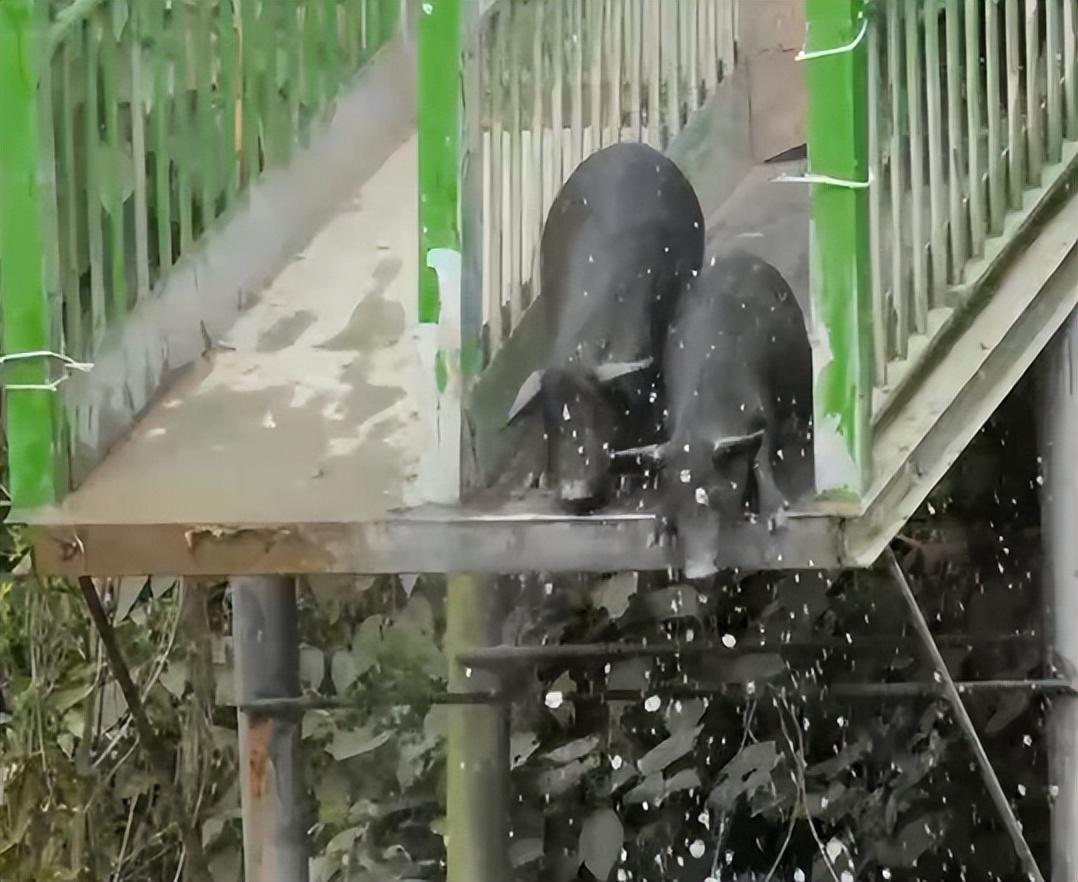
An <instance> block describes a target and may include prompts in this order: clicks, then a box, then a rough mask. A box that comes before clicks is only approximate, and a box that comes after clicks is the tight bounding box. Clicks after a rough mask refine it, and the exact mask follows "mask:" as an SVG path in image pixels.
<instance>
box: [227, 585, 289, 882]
mask: <svg viewBox="0 0 1078 882" xmlns="http://www.w3.org/2000/svg"><path fill="white" fill-rule="evenodd" d="M231 584H232V613H233V627H232V633H233V641H234V648H235V653H236V701H237V703H238V704H240V705H241V706H243V705H245V704H246V703H247V702H251V701H258V700H260V699H268V698H295V697H298V696H299V695H300V684H299V637H298V633H297V628H296V586H295V581H294V580H293V579H292V578H290V577H279V576H255V577H236V578H233V579H232V580H231ZM300 720H301V716H300V714H298V713H295V712H291V713H289V712H280V711H275V712H274V713H272V714H271V713H266V712H259V711H251V710H242V709H241V710H240V711H239V736H240V737H239V741H240V769H241V773H242V786H241V791H240V792H241V805H242V809H243V862H244V878H245V880H246V882H307V843H306V833H305V827H306V825H305V824H304V819H303V813H302V810H301V800H302V798H303V785H302V780H301V764H300V757H299V743H300Z"/></svg>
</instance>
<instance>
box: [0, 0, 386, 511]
mask: <svg viewBox="0 0 1078 882" xmlns="http://www.w3.org/2000/svg"><path fill="white" fill-rule="evenodd" d="M399 13H400V0H285V2H281V0H152V2H150V0H70V2H67V3H61V2H52V3H50V4H44V3H37V2H35V0H9V2H6V3H4V4H3V8H2V9H0V40H3V41H5V46H6V47H7V48H8V50H9V56H8V61H9V66H4V65H0V76H3V77H5V79H6V81H5V83H4V84H3V95H2V96H0V117H4V118H5V127H6V126H7V124H8V119H11V120H17V121H18V123H19V126H20V128H19V130H18V137H17V139H16V140H17V142H18V144H19V145H20V149H19V150H18V151H16V150H8V151H5V153H4V154H3V155H0V178H3V177H4V176H7V177H8V180H9V181H14V180H16V179H18V180H20V181H21V180H26V181H32V182H34V183H33V186H31V187H30V188H29V189H30V191H31V194H30V198H23V197H22V195H21V194H19V193H15V192H14V191H9V192H8V193H7V198H4V193H3V192H0V214H3V218H2V225H3V226H6V227H7V228H8V230H9V232H12V231H13V230H15V229H16V228H18V229H22V228H31V227H32V228H34V229H36V230H37V233H36V234H35V241H37V242H38V245H39V247H38V250H37V254H36V255H35V257H34V258H33V260H36V261H37V263H38V265H37V266H32V265H30V264H29V263H28V261H31V258H29V257H28V256H27V255H26V253H25V248H24V247H23V246H22V244H20V243H19V241H18V238H17V236H9V237H4V238H0V302H2V303H3V307H4V312H5V317H6V319H7V322H6V324H10V322H11V321H12V320H13V321H15V322H18V323H21V324H20V326H19V327H15V328H11V327H7V328H6V329H5V346H4V349H5V352H7V353H10V352H13V351H14V352H18V351H30V350H51V351H53V352H57V353H61V354H63V355H64V356H66V357H67V358H70V359H74V360H77V361H80V362H86V361H90V360H92V359H93V358H94V356H95V353H97V352H98V351H99V349H100V347H101V345H102V343H103V341H104V339H105V336H106V334H107V332H108V331H109V329H110V328H112V327H115V326H117V325H118V324H119V323H120V322H122V320H123V319H124V317H125V316H126V315H127V314H128V313H129V312H130V311H131V309H132V308H133V307H134V306H135V305H136V304H137V303H138V302H139V301H140V300H142V299H144V298H146V297H149V296H151V294H152V292H153V291H154V290H155V289H158V288H160V286H161V284H162V282H163V281H164V280H165V279H167V277H168V276H169V272H170V270H171V269H172V268H173V267H174V266H175V265H176V263H177V261H179V260H181V259H182V258H183V257H184V256H185V255H187V254H189V253H191V252H192V251H193V250H195V249H197V247H198V245H199V242H200V240H201V239H202V238H203V237H204V236H205V235H206V234H207V233H209V232H210V231H211V230H213V229H214V228H215V227H216V226H217V225H218V224H219V223H220V222H221V220H222V219H223V218H226V217H227V216H229V215H230V213H231V210H232V208H233V206H235V205H236V203H237V201H238V200H240V199H242V197H243V194H244V192H245V190H246V189H247V188H248V187H249V186H250V185H251V184H252V182H254V181H255V180H256V179H258V178H259V176H260V175H261V174H262V173H263V172H264V171H265V170H266V169H267V168H268V167H269V166H271V165H274V164H280V163H284V162H286V161H287V160H288V158H289V156H290V154H291V152H292V150H293V149H294V147H295V145H297V144H300V143H303V142H304V140H305V139H306V137H307V135H308V134H309V132H310V130H311V126H312V123H314V122H315V121H316V120H317V118H318V117H319V116H320V115H321V114H323V113H325V112H326V111H327V110H328V108H329V107H330V106H331V105H332V103H333V101H334V99H335V97H336V96H337V94H338V93H339V91H340V90H341V88H342V86H343V85H344V84H345V83H346V82H347V81H348V79H349V78H350V77H351V75H352V74H353V73H355V72H356V71H357V70H358V69H359V68H360V67H362V66H363V65H364V64H365V63H366V61H367V60H368V59H369V58H370V57H371V56H372V55H373V53H374V52H375V51H376V50H377V49H378V48H379V47H380V46H381V45H382V44H383V43H384V42H386V40H387V39H388V38H389V37H390V36H391V35H392V34H393V33H394V32H395V30H396V26H397V21H398V18H399ZM12 135H13V137H14V136H15V135H16V128H15V124H14V123H13V124H12ZM6 136H7V132H6V131H5V137H6ZM42 254H43V255H44V261H41V260H40V258H41V255H42ZM24 263H25V264H26V266H23V265H22V264H24ZM4 269H6V270H7V271H8V272H3V270H4ZM5 279H7V282H8V284H6V285H5V284H4V280H5ZM12 279H18V282H17V283H13V282H12ZM34 299H40V300H41V304H40V306H30V305H29V302H30V301H31V300H34ZM20 370H21V371H22V373H23V374H24V377H23V379H22V382H23V383H29V384H35V383H41V382H43V381H45V380H46V379H47V378H48V376H49V367H48V365H45V364H39V365H35V366H26V367H25V368H21V369H20ZM19 394H20V395H22V396H24V397H25V396H32V395H33V394H34V393H31V392H25V391H24V392H20V393H19ZM20 407H21V405H18V404H15V405H14V406H9V408H8V424H9V432H10V430H11V429H12V423H13V422H14V424H15V426H14V433H15V436H16V438H19V437H22V433H23V432H24V430H25V432H26V433H27V435H26V437H27V438H28V439H29V438H31V437H32V438H33V439H35V440H34V441H33V444H35V445H40V444H41V443H42V442H43V441H44V439H46V438H51V443H50V444H49V446H48V447H47V448H46V449H47V450H51V451H52V453H51V454H50V456H49V457H46V459H49V458H51V460H53V462H54V463H55V462H56V461H60V460H62V459H64V454H63V452H62V447H63V445H64V443H65V442H63V441H62V440H61V439H60V434H61V433H60V430H59V428H58V425H57V423H58V422H60V421H62V418H61V417H60V415H59V413H58V412H57V413H54V414H52V415H51V416H50V415H49V411H50V410H51V407H45V406H44V405H39V406H35V407H34V408H32V410H33V415H24V414H23V411H22V410H21V409H20ZM49 423H52V424H53V425H52V428H51V429H49V428H46V426H47V425H48V424H49ZM31 424H37V428H34V427H33V426H32V425H31ZM27 444H28V445H29V444H30V441H29V440H28V441H27ZM13 458H14V457H13ZM28 462H30V463H36V464H35V465H30V466H28V469H29V470H30V471H31V472H35V473H38V472H40V471H41V469H43V468H45V465H46V464H45V462H44V460H43V459H42V458H41V456H31V457H30V459H29V460H28ZM21 480H22V479H20V478H19V470H18V469H16V471H15V473H14V474H13V482H14V483H15V485H16V486H15V488H14V493H15V495H16V497H18V498H20V499H21V504H24V505H25V504H30V505H33V504H40V503H42V502H46V501H49V497H50V496H55V495H56V494H55V488H53V489H52V490H48V489H46V488H47V485H48V484H49V483H50V481H49V480H46V478H45V477H43V476H42V475H40V474H37V476H36V477H33V478H31V477H27V478H26V481H27V484H25V485H23V492H20V487H19V485H20V481H21ZM30 484H32V485H33V486H34V487H35V489H34V490H32V491H31V490H26V489H25V487H26V486H28V485H30Z"/></svg>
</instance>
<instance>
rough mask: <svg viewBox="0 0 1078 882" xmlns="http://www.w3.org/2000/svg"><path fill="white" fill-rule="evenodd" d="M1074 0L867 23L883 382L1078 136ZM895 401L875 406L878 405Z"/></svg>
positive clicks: (922, 5) (947, 6)
mask: <svg viewBox="0 0 1078 882" xmlns="http://www.w3.org/2000/svg"><path fill="white" fill-rule="evenodd" d="M1076 8H1078V4H1076V3H1075V2H1074V0H885V2H881V3H878V4H877V5H876V8H875V11H874V14H873V15H872V16H871V18H870V20H869V22H868V31H867V43H868V53H867V55H868V58H867V65H868V71H867V75H868V156H869V159H868V162H869V175H870V179H871V181H872V184H871V187H870V189H869V194H868V198H869V219H870V231H871V232H870V236H871V243H870V249H871V266H872V279H871V286H872V327H873V365H874V374H875V386H876V388H877V389H878V390H884V391H886V390H888V388H889V387H893V386H894V384H895V382H896V380H898V379H900V378H901V377H902V376H903V375H904V374H905V372H906V371H907V370H908V366H909V365H908V362H909V361H910V360H912V359H914V358H916V354H917V352H916V347H917V346H918V345H920V344H923V342H924V340H926V339H927V338H928V337H930V336H931V334H932V333H933V332H934V330H936V329H937V327H938V326H939V324H940V322H941V321H942V319H943V318H944V317H946V316H947V315H948V314H949V310H951V309H953V308H955V307H958V306H961V304H962V299H963V293H964V290H965V288H966V287H968V285H969V284H970V283H972V282H974V281H975V278H973V277H972V276H975V275H976V274H977V272H978V271H979V268H980V267H981V265H982V260H983V258H984V257H985V255H986V245H987V246H989V248H990V247H991V240H992V239H993V238H994V237H999V236H1001V235H1003V233H1004V220H1005V217H1006V216H1007V215H1008V213H1009V212H1012V211H1016V210H1020V209H1022V207H1023V201H1024V199H1025V197H1026V194H1027V193H1028V192H1029V191H1031V190H1036V189H1038V188H1040V187H1042V185H1044V184H1046V183H1047V180H1046V169H1048V168H1049V167H1051V166H1053V165H1056V164H1058V163H1060V161H1061V159H1062V158H1063V155H1064V150H1065V147H1066V141H1067V140H1070V141H1074V139H1075V138H1076V137H1078V98H1076V96H1078V70H1076V67H1075V43H1076V33H1075V29H1076ZM884 400H885V398H884V397H883V396H879V395H878V396H877V410H878V406H879V405H880V404H882V403H883V401H884Z"/></svg>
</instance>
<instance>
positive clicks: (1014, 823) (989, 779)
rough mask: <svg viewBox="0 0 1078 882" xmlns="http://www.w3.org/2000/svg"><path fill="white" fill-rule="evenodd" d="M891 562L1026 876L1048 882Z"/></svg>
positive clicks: (903, 579)
mask: <svg viewBox="0 0 1078 882" xmlns="http://www.w3.org/2000/svg"><path fill="white" fill-rule="evenodd" d="M887 558H888V563H889V568H890V570H891V575H892V576H893V577H894V580H895V584H896V585H897V586H898V589H899V591H900V592H901V594H902V599H903V600H904V601H905V602H906V607H907V609H908V610H909V613H910V618H911V619H912V620H913V628H914V630H915V631H916V632H917V634H918V635H919V636H920V638H921V642H922V643H923V644H924V647H925V649H926V650H927V651H928V655H929V657H930V658H931V659H932V665H933V667H934V668H935V669H936V672H937V674H938V675H939V678H940V682H941V685H942V686H943V693H944V695H945V696H946V697H947V701H948V703H949V704H950V705H951V709H952V710H953V711H954V714H955V718H956V719H957V722H958V727H959V728H960V729H961V730H962V733H963V734H964V735H965V736H966V740H967V741H968V742H969V745H970V747H971V748H972V749H973V756H974V759H975V760H976V762H977V765H978V767H979V768H980V771H981V777H982V778H983V779H984V783H985V786H986V787H987V789H988V795H989V796H990V797H991V798H992V802H993V803H995V806H996V810H997V811H998V812H999V814H1000V818H1001V819H1002V821H1003V826H1004V827H1006V828H1007V833H1008V835H1009V836H1010V837H1011V844H1012V845H1013V846H1014V850H1015V851H1016V852H1017V853H1018V859H1019V860H1020V861H1021V864H1022V869H1023V870H1024V871H1025V872H1026V875H1027V876H1028V878H1029V879H1030V880H1031V882H1044V876H1042V875H1041V871H1040V868H1039V867H1038V866H1037V860H1036V858H1034V857H1033V852H1031V851H1030V849H1029V843H1027V842H1026V840H1025V837H1024V836H1023V835H1022V825H1021V824H1020V823H1019V822H1018V818H1016V817H1015V814H1014V809H1012V808H1011V803H1010V801H1009V800H1008V799H1007V794H1006V793H1005V792H1004V791H1003V785H1001V784H1000V783H999V777H998V776H997V775H996V770H995V769H994V768H993V767H992V761H991V760H990V759H989V758H988V754H987V753H986V752H985V749H984V745H983V744H982V743H981V739H980V737H979V736H978V735H977V729H976V727H975V726H974V725H973V720H972V719H971V718H970V715H969V712H968V711H967V710H966V706H965V705H964V704H963V703H962V696H961V695H960V694H959V692H958V687H957V686H956V685H955V682H954V679H953V678H952V677H951V672H950V671H949V670H948V668H947V662H946V661H944V658H943V654H942V653H941V652H940V650H939V647H938V646H937V645H936V641H935V639H934V638H933V636H932V631H931V629H930V628H929V627H928V622H927V620H926V619H925V617H924V613H922V612H921V608H920V607H919V606H918V605H917V598H916V597H915V596H914V594H913V591H912V590H911V589H910V585H909V582H907V581H906V575H905V573H903V572H902V568H901V567H900V566H899V564H898V561H897V560H896V559H895V556H894V552H891V551H888V552H887Z"/></svg>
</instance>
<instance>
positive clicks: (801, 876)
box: [794, 867, 805, 882]
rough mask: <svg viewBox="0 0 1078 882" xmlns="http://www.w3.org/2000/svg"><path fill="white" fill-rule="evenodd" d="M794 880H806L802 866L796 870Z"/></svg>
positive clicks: (798, 881)
mask: <svg viewBox="0 0 1078 882" xmlns="http://www.w3.org/2000/svg"><path fill="white" fill-rule="evenodd" d="M794 882H805V871H804V870H802V869H801V868H800V867H798V868H797V869H796V870H794Z"/></svg>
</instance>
